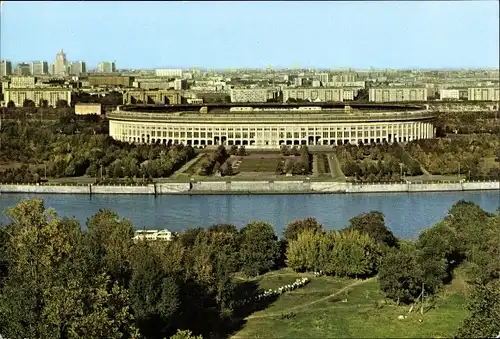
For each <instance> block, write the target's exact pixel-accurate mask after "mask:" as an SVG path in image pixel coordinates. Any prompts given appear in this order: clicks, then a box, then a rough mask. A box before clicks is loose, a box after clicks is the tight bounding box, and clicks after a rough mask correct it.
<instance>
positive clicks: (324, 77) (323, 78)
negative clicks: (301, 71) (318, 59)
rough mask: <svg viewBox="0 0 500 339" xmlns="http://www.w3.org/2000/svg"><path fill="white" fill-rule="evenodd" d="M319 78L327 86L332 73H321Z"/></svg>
mask: <svg viewBox="0 0 500 339" xmlns="http://www.w3.org/2000/svg"><path fill="white" fill-rule="evenodd" d="M318 79H319V81H321V83H322V84H323V86H325V85H326V84H327V83H328V82H330V74H328V73H319V74H318Z"/></svg>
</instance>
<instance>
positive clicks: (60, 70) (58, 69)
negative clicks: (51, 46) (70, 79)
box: [54, 48, 68, 76]
mask: <svg viewBox="0 0 500 339" xmlns="http://www.w3.org/2000/svg"><path fill="white" fill-rule="evenodd" d="M54 75H55V76H66V75H68V61H67V60H66V54H64V51H63V49H62V48H61V51H60V52H59V53H57V55H56V63H55V67H54Z"/></svg>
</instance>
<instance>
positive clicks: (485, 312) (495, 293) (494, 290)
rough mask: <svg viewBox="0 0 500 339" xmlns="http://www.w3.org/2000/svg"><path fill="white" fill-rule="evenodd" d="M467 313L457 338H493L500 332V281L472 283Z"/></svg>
mask: <svg viewBox="0 0 500 339" xmlns="http://www.w3.org/2000/svg"><path fill="white" fill-rule="evenodd" d="M467 309H468V311H469V314H468V315H467V317H466V318H465V320H464V321H463V322H462V325H461V326H460V328H459V329H458V332H457V337H458V338H495V337H496V336H497V335H498V334H499V333H500V282H499V281H494V282H492V283H490V284H487V285H484V284H479V283H473V290H472V293H471V295H470V297H469V300H468V304H467Z"/></svg>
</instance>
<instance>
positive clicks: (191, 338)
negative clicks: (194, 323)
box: [170, 330, 203, 339]
mask: <svg viewBox="0 0 500 339" xmlns="http://www.w3.org/2000/svg"><path fill="white" fill-rule="evenodd" d="M170 339H203V337H202V336H201V335H198V336H195V335H194V334H193V332H191V331H190V330H177V333H176V334H174V335H173V336H171V337H170Z"/></svg>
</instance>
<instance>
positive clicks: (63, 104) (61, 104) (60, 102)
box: [56, 100, 69, 108]
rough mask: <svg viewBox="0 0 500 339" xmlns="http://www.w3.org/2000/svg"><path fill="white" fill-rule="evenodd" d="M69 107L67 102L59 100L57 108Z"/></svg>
mask: <svg viewBox="0 0 500 339" xmlns="http://www.w3.org/2000/svg"><path fill="white" fill-rule="evenodd" d="M67 107H69V105H68V102H67V101H66V100H57V102H56V108H67Z"/></svg>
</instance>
